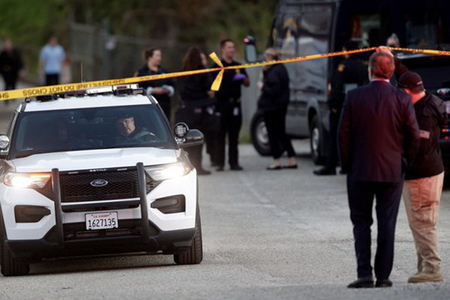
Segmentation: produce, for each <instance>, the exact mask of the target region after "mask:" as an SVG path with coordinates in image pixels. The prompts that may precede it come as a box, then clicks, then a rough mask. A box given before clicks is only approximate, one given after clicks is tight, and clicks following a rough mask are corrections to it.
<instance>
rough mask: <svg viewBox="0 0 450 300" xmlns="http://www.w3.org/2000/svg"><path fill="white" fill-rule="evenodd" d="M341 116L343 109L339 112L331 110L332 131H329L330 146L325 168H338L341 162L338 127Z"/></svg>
mask: <svg viewBox="0 0 450 300" xmlns="http://www.w3.org/2000/svg"><path fill="white" fill-rule="evenodd" d="M340 118H341V110H338V111H337V112H335V113H334V112H330V131H329V139H330V140H329V144H328V146H329V148H328V157H327V161H326V162H325V168H327V169H336V167H337V165H338V163H339V153H338V145H337V129H338V126H339V120H340Z"/></svg>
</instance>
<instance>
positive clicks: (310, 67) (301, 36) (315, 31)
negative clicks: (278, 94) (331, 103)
mask: <svg viewBox="0 0 450 300" xmlns="http://www.w3.org/2000/svg"><path fill="white" fill-rule="evenodd" d="M332 20H333V9H332V6H331V5H305V6H304V7H303V9H302V15H301V18H300V19H299V26H298V27H299V31H298V40H297V43H298V55H299V56H306V55H311V54H318V53H327V52H329V39H330V28H331V24H332ZM327 70H328V60H327V59H315V60H308V61H303V62H300V65H299V67H298V68H297V77H296V82H295V86H296V88H297V89H300V90H301V91H302V92H304V93H305V92H307V93H317V94H325V93H326V90H327Z"/></svg>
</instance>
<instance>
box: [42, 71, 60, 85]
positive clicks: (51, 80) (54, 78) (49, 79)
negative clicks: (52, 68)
mask: <svg viewBox="0 0 450 300" xmlns="http://www.w3.org/2000/svg"><path fill="white" fill-rule="evenodd" d="M57 84H59V74H45V85H57Z"/></svg>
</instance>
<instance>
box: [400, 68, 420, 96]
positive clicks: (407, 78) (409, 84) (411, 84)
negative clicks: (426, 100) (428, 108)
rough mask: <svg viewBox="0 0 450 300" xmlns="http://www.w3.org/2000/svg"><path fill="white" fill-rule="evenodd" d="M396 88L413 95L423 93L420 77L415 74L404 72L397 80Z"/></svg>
mask: <svg viewBox="0 0 450 300" xmlns="http://www.w3.org/2000/svg"><path fill="white" fill-rule="evenodd" d="M397 83H398V87H399V88H401V89H408V90H410V91H411V92H413V93H414V94H417V93H420V92H423V91H424V90H425V88H424V87H423V81H422V77H420V75H419V74H417V73H416V72H406V73H405V74H403V75H402V76H400V79H399V80H398V82H397Z"/></svg>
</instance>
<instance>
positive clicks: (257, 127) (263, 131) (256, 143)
mask: <svg viewBox="0 0 450 300" xmlns="http://www.w3.org/2000/svg"><path fill="white" fill-rule="evenodd" d="M250 135H251V138H252V144H253V147H254V148H255V150H256V152H258V153H259V154H260V155H262V156H270V155H271V153H272V152H271V150H270V144H269V135H268V133H267V127H266V123H265V122H264V116H263V113H262V112H260V111H257V112H256V113H255V115H254V116H253V118H252V122H251V126H250Z"/></svg>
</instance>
